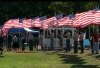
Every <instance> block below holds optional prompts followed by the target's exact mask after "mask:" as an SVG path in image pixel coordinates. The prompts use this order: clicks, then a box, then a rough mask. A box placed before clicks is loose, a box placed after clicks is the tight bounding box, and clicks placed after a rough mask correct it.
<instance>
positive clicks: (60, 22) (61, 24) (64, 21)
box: [57, 17, 67, 27]
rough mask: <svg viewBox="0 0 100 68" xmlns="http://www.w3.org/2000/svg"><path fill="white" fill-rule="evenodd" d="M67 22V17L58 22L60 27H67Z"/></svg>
mask: <svg viewBox="0 0 100 68" xmlns="http://www.w3.org/2000/svg"><path fill="white" fill-rule="evenodd" d="M66 20H67V18H66V17H63V18H61V19H59V20H57V21H58V27H59V26H63V25H65V24H66Z"/></svg>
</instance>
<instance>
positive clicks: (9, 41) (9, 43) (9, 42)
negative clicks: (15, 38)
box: [7, 35, 12, 51]
mask: <svg viewBox="0 0 100 68" xmlns="http://www.w3.org/2000/svg"><path fill="white" fill-rule="evenodd" d="M11 43H12V36H11V35H8V48H7V51H11Z"/></svg>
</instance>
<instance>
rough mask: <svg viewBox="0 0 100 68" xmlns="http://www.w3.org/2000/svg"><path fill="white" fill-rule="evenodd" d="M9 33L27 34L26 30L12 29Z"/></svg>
mask: <svg viewBox="0 0 100 68" xmlns="http://www.w3.org/2000/svg"><path fill="white" fill-rule="evenodd" d="M8 32H9V33H18V32H26V30H25V29H24V28H10V29H9V30H8Z"/></svg>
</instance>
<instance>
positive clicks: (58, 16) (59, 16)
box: [55, 13, 63, 27]
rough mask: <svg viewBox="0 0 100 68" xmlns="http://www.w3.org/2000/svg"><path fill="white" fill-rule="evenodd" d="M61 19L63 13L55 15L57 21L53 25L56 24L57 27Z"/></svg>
mask: <svg viewBox="0 0 100 68" xmlns="http://www.w3.org/2000/svg"><path fill="white" fill-rule="evenodd" d="M61 18H63V13H61V14H57V15H56V19H57V20H56V21H55V23H56V24H57V25H56V27H58V26H59V23H58V22H59V21H61V20H62V19H61ZM59 19H60V20H59ZM58 20H59V21H58Z"/></svg>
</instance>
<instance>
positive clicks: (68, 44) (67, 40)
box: [66, 31, 70, 52]
mask: <svg viewBox="0 0 100 68" xmlns="http://www.w3.org/2000/svg"><path fill="white" fill-rule="evenodd" d="M66 45H67V49H66V50H67V52H70V33H69V31H67V34H66Z"/></svg>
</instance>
